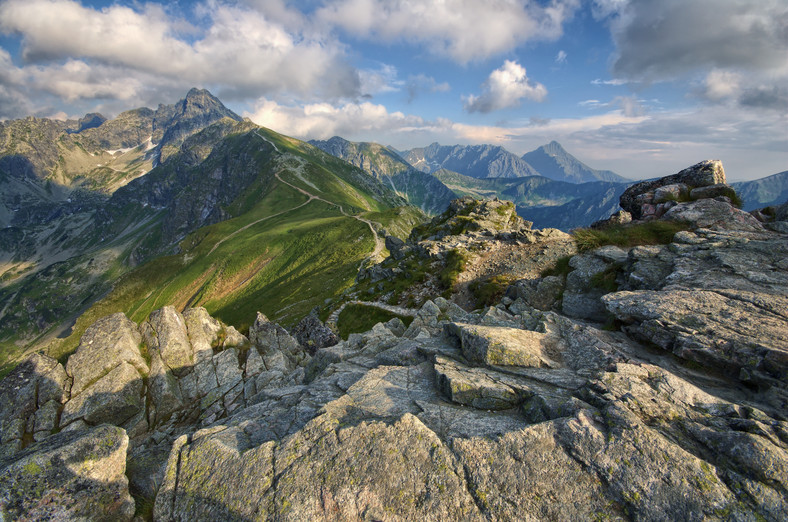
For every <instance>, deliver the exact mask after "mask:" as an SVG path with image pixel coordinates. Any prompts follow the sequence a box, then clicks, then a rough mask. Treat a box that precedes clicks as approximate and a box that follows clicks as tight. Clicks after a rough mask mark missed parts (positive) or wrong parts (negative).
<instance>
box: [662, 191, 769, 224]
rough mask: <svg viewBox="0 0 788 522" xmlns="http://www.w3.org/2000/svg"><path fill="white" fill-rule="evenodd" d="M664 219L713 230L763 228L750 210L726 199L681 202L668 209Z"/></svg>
mask: <svg viewBox="0 0 788 522" xmlns="http://www.w3.org/2000/svg"><path fill="white" fill-rule="evenodd" d="M662 219H664V220H667V221H683V222H687V223H689V224H690V226H691V227H692V228H693V229H697V228H709V229H712V230H751V231H758V230H763V227H762V226H761V224H760V223H759V222H758V220H757V219H755V218H754V217H753V216H752V215H751V214H749V213H748V212H744V211H743V210H739V209H738V208H735V207H733V206H731V205H730V203H726V202H724V201H718V200H716V199H701V200H698V201H691V202H689V203H679V204H678V205H676V206H674V207H673V208H671V209H670V210H668V211H667V212H666V213H665V215H664V216H663V217H662Z"/></svg>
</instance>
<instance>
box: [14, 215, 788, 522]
mask: <svg viewBox="0 0 788 522" xmlns="http://www.w3.org/2000/svg"><path fill="white" fill-rule="evenodd" d="M786 259H788V235H784V234H780V233H778V232H773V231H769V230H766V229H764V228H762V227H761V228H758V227H751V226H750V224H746V226H741V227H738V228H737V227H736V226H735V225H733V226H726V227H719V228H717V229H715V230H712V229H704V228H698V229H695V230H693V231H691V232H680V233H678V234H676V236H675V238H674V240H673V242H672V243H671V244H669V245H663V246H648V247H645V246H641V247H635V248H631V249H626V250H625V249H620V248H611V247H603V248H600V249H597V250H596V251H592V252H587V253H584V254H582V255H580V256H577V258H576V259H575V260H574V261H573V262H570V267H573V268H574V269H575V270H578V273H577V274H576V275H575V276H574V277H573V278H572V279H571V281H569V283H571V288H570V289H569V290H570V292H569V293H570V294H573V295H572V296H571V297H570V299H573V300H574V301H571V302H573V303H575V304H576V303H579V302H581V301H582V299H587V300H589V301H594V306H593V307H592V308H588V307H583V306H578V307H577V309H578V311H579V312H578V314H575V316H573V317H568V316H567V315H562V314H559V313H557V312H555V311H549V310H547V311H545V310H540V309H537V308H535V307H532V306H530V305H529V303H528V300H526V299H525V298H524V297H522V296H519V294H517V295H518V296H516V298H515V299H512V298H508V297H507V298H504V300H502V301H501V303H499V304H498V305H496V306H495V307H491V308H486V309H484V310H477V311H475V312H472V313H468V312H465V311H463V310H461V309H459V308H458V307H456V306H454V305H453V304H452V303H450V302H449V301H447V300H445V299H443V298H436V299H434V300H430V301H427V302H426V303H424V305H423V306H422V307H421V309H420V311H419V312H418V313H417V314H416V317H415V318H414V320H413V322H412V323H411V324H410V325H409V326H408V327H407V328H405V325H404V324H403V323H402V322H401V321H399V320H392V321H390V322H388V323H385V324H382V323H381V324H377V325H376V326H375V327H374V328H373V329H372V330H370V331H368V332H365V333H363V334H351V335H350V336H349V338H348V339H347V340H346V341H340V342H338V343H337V344H334V345H332V346H323V347H320V348H316V347H315V345H316V343H314V342H313V343H311V344H310V343H308V342H306V343H302V342H299V341H298V340H297V339H296V338H294V337H293V336H291V335H290V334H289V333H288V332H287V331H286V330H285V329H284V328H282V327H281V326H279V325H277V324H275V323H272V322H270V321H269V320H268V319H267V318H266V317H265V316H263V315H262V314H260V315H258V317H257V320H256V321H255V323H254V325H253V326H252V327H251V329H250V332H249V335H248V337H244V336H242V335H240V334H239V333H238V332H237V331H235V329H234V328H232V327H229V326H226V325H223V324H222V323H220V322H219V321H217V320H216V319H214V318H212V317H211V316H210V315H209V314H208V313H207V312H206V311H205V310H204V309H199V308H198V309H190V310H185V311H183V312H179V311H177V310H175V309H174V308H171V307H165V308H163V309H161V310H158V311H156V312H154V313H153V314H151V318H150V319H149V320H148V321H146V322H144V323H143V324H141V325H136V324H134V323H132V322H131V321H129V320H128V319H126V318H125V316H123V315H122V314H116V315H113V316H110V317H108V318H105V319H102V320H100V321H98V322H97V323H96V324H94V325H93V326H92V327H91V328H89V329H88V330H87V331H86V332H85V336H84V337H83V339H82V342H81V344H80V347H79V348H78V350H77V352H76V353H75V354H74V355H72V356H71V357H70V358H69V360H68V361H67V362H66V363H65V366H64V365H62V364H60V363H59V362H58V361H55V360H53V359H50V358H48V357H46V356H44V355H34V356H32V357H31V358H29V359H28V360H27V361H25V363H23V364H22V365H20V366H18V367H17V368H16V369H15V370H14V371H13V372H11V374H9V375H8V376H7V377H6V378H5V379H4V380H3V381H2V382H0V399H2V400H0V415H1V417H0V430H2V431H0V455H2V460H0V509H2V510H3V516H5V514H6V513H7V514H8V515H9V516H10V517H11V518H24V517H27V518H46V517H51V518H57V517H60V518H69V517H71V518H75V517H76V518H78V517H84V518H85V519H107V518H111V519H113V520H130V519H131V518H132V517H133V514H134V510H133V509H132V507H131V506H132V505H131V502H132V500H131V496H130V494H132V495H134V497H135V498H136V500H137V501H138V502H143V503H145V502H147V503H148V504H149V505H153V506H154V507H153V518H154V519H155V520H206V519H210V520H299V521H301V520H321V519H325V520H436V521H437V520H543V519H548V520H567V519H575V520H600V519H613V520H630V519H632V520H763V519H765V520H785V519H788V479H787V478H786V477H788V384H786V383H788V312H786V310H788V262H786ZM600 271H609V272H611V273H613V274H614V276H615V281H616V286H617V287H618V288H617V290H615V291H608V292H607V293H605V291H602V290H600V289H599V288H594V289H591V290H590V291H588V292H585V293H584V291H583V287H584V285H587V283H584V282H583V281H591V278H592V277H593V274H595V273H599V272H600ZM552 281H553V280H551V282H552ZM538 288H539V284H534V285H530V286H529V288H528V289H529V291H530V290H533V291H536V289H538ZM552 293H554V292H553V291H552V290H551V295H552ZM526 294H527V292H524V293H523V295H526ZM574 294H576V295H574ZM537 301H538V299H537ZM572 306H573V305H571V304H570V306H569V308H571V307H572ZM553 309H555V308H553ZM582 310H592V311H593V313H589V314H586V313H580V312H582ZM600 314H608V315H609V316H612V319H615V321H614V324H615V325H617V326H618V327H619V328H617V329H616V328H613V329H611V328H603V327H602V324H601V321H599V316H600ZM302 333H305V334H306V335H305V336H304V338H305V339H310V338H311V337H310V336H309V335H308V333H309V332H302Z"/></svg>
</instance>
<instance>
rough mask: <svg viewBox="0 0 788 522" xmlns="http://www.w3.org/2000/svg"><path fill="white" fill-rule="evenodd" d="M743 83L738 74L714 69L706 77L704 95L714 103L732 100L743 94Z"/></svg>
mask: <svg viewBox="0 0 788 522" xmlns="http://www.w3.org/2000/svg"><path fill="white" fill-rule="evenodd" d="M741 82H742V77H741V75H740V74H738V73H735V72H733V71H723V70H719V69H713V70H711V71H709V73H708V74H707V75H706V79H705V81H704V92H703V95H704V96H705V97H706V98H708V99H710V100H714V101H719V100H724V99H727V98H732V97H734V96H737V95H738V94H739V93H740V92H741Z"/></svg>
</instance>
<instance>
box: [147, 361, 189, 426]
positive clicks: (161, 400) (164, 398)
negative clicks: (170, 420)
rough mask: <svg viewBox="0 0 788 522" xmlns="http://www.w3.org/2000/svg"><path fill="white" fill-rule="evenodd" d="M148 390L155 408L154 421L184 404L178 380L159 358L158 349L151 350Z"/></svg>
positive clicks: (159, 419) (161, 418)
mask: <svg viewBox="0 0 788 522" xmlns="http://www.w3.org/2000/svg"><path fill="white" fill-rule="evenodd" d="M148 392H149V393H150V397H151V400H152V401H153V405H154V407H155V409H156V419H155V420H156V421H157V422H159V421H161V420H163V419H165V418H167V417H169V416H170V415H171V414H172V413H174V412H176V411H178V410H180V409H181V408H183V406H184V399H183V395H182V393H181V390H180V387H179V386H178V381H177V379H176V378H175V376H174V375H173V373H172V371H171V370H170V369H169V368H167V367H166V366H165V364H164V361H162V360H161V354H160V353H159V350H155V349H153V350H151V364H150V376H149V377H148Z"/></svg>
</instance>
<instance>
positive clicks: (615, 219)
mask: <svg viewBox="0 0 788 522" xmlns="http://www.w3.org/2000/svg"><path fill="white" fill-rule="evenodd" d="M631 222H632V214H630V213H629V212H627V211H626V210H619V211H618V212H616V213H615V214H613V215H612V216H610V217H609V218H607V219H601V220H599V221H594V222H593V223H591V228H595V229H600V228H606V227H609V226H612V225H625V224H627V223H631Z"/></svg>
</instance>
